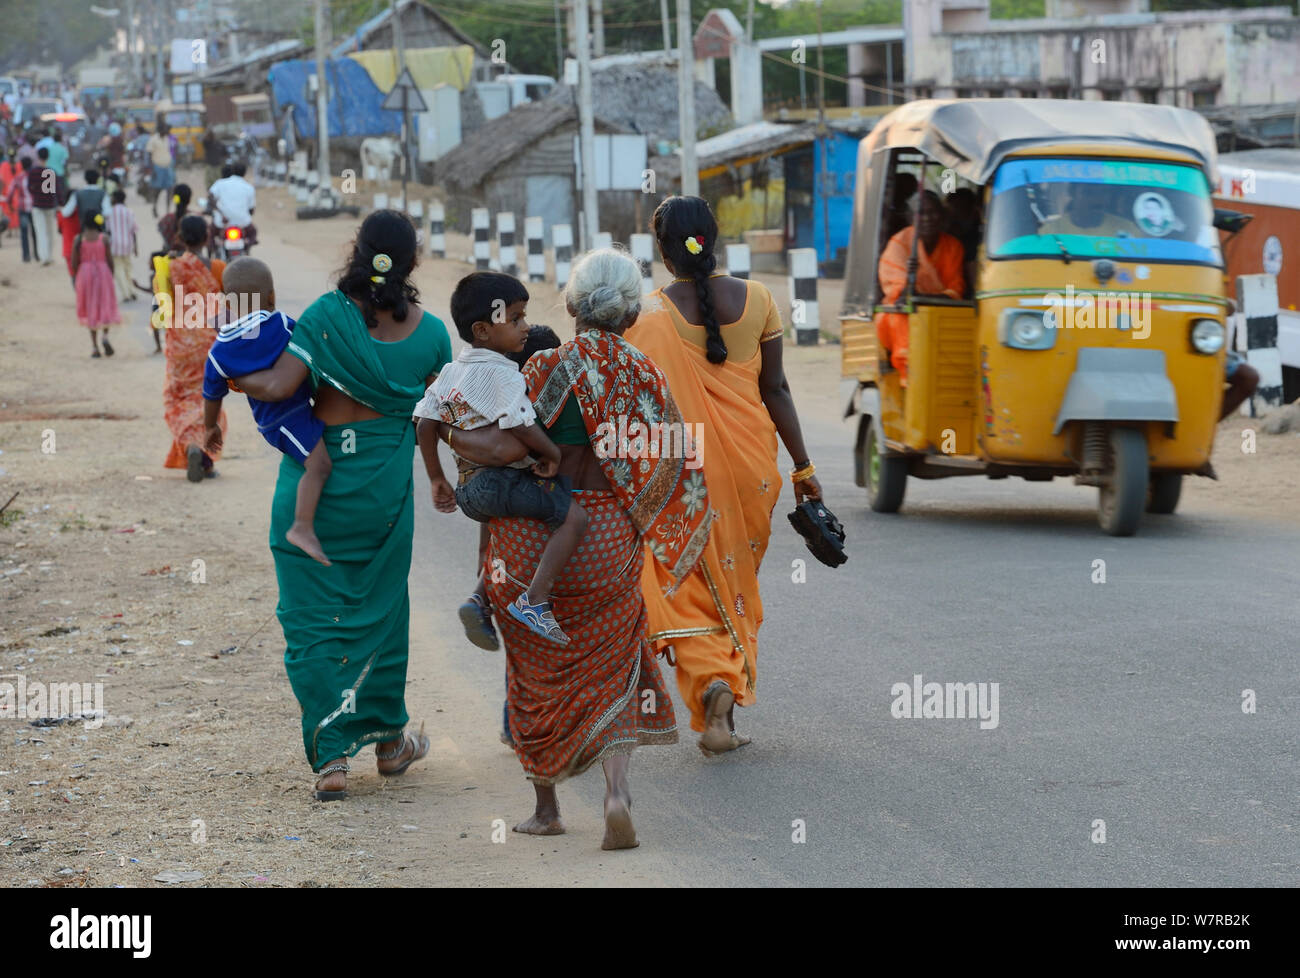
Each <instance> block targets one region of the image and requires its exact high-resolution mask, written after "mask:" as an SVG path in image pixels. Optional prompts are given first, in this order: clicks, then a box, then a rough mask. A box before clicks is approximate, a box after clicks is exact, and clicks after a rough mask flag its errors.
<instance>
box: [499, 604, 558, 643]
mask: <svg viewBox="0 0 1300 978" xmlns="http://www.w3.org/2000/svg"><path fill="white" fill-rule="evenodd" d="M510 614H511V616H512V617H513V618H514V619H515V620H516V621H519V622H521V623H522V624H524V625H527V626H528V629H529V630H530V631H532V632H535V633H536V634H538V635H540V636H541V637H542V638H545V639H549V640H550V641H552V642H555V643H557V644H559V645H568V644H569V636H567V635H565V634H564V632H563V631H562V630H561V629H560V624H559V622H557V621H556V620H555V615H553V614H552V613H551V603H550V602H549V601H543V602H542V603H541V604H529V603H528V592H527V591H525V592H524V593H523V594H521V595H519V597H517V598H515V602H514V604H512V605H510Z"/></svg>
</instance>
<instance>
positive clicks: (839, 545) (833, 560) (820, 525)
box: [789, 499, 849, 567]
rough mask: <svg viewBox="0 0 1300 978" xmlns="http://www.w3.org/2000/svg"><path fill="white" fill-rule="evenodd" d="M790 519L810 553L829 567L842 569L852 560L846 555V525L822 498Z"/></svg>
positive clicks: (800, 507) (797, 509)
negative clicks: (843, 565)
mask: <svg viewBox="0 0 1300 978" xmlns="http://www.w3.org/2000/svg"><path fill="white" fill-rule="evenodd" d="M789 519H790V525H791V526H793V527H794V529H795V532H796V533H798V534H799V535H800V536H801V537H803V540H804V543H806V544H807V545H808V550H809V551H810V552H811V553H812V555H813V556H814V557H816V558H817V559H818V560H820V561H821V562H822V563H823V564H825V565H826V566H827V567H838V566H840V564H842V563H844V562H845V561H846V560H848V559H849V558H848V555H847V554H846V553H845V552H844V526H843V524H841V523H840V521H839V520H837V519H836V518H835V514H834V513H832V512H831V511H830V510H829V509H827V508H826V504H825V503H823V502H822V501H821V500H820V499H806V500H804V501H803V502H802V503H800V504H799V505H798V506H796V507H795V510H794V512H793V513H791V514H790V516H789Z"/></svg>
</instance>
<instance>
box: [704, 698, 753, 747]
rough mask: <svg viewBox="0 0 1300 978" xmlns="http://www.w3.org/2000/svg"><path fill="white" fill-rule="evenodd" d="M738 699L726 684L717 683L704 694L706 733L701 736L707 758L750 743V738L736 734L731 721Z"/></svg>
mask: <svg viewBox="0 0 1300 978" xmlns="http://www.w3.org/2000/svg"><path fill="white" fill-rule="evenodd" d="M735 704H736V697H735V695H734V694H733V693H732V692H731V690H730V689H729V688H727V685H726V684H725V683H721V682H717V683H714V684H713V685H712V686H710V687H709V689H708V691H707V692H706V693H705V694H704V722H705V725H706V726H705V728H704V733H703V734H702V735H701V736H700V750H701V751H703V752H704V754H705V756H706V757H712V756H713V755H714V754H725V753H727V752H728V751H733V750H735V749H736V748H737V747H744V746H745V745H746V744H748V743H749V742H750V739H749V738H748V737H742V736H740V734H738V733H736V731H735V728H734V724H733V723H732V719H731V711H732V708H733V707H734V706H735Z"/></svg>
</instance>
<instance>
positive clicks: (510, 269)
mask: <svg viewBox="0 0 1300 978" xmlns="http://www.w3.org/2000/svg"><path fill="white" fill-rule="evenodd" d="M497 258H498V260H499V261H500V263H501V271H503V272H505V273H506V274H507V275H514V276H516V277H517V276H518V275H519V261H518V259H517V258H516V256H515V215H514V213H513V212H512V211H504V212H503V213H500V214H498V215H497Z"/></svg>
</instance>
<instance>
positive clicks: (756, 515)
mask: <svg viewBox="0 0 1300 978" xmlns="http://www.w3.org/2000/svg"><path fill="white" fill-rule="evenodd" d="M653 228H654V233H655V237H656V239H657V240H658V243H659V252H660V254H661V256H662V257H663V262H664V266H665V267H666V268H667V269H668V271H669V272H671V273H672V274H673V275H674V276H678V277H677V278H675V279H674V281H673V283H672V284H671V285H669V286H667V287H666V288H663V289H660V290H658V291H657V292H655V293H653V294H651V295H650V296H647V298H646V301H645V302H644V303H643V304H642V310H641V315H640V317H639V318H638V319H637V322H636V325H635V326H633V327H632V328H631V329H630V330H628V331H627V340H628V342H630V343H631V344H632V345H633V346H635V347H637V348H638V349H639V350H641V351H642V352H643V353H645V354H647V355H648V356H649V357H650V359H651V360H653V361H654V363H655V365H656V366H658V367H659V369H660V370H662V371H663V372H664V374H665V375H666V376H667V377H668V387H669V389H670V390H671V392H672V396H673V399H674V400H675V401H676V402H677V406H678V408H679V409H680V411H681V415H682V418H683V420H684V421H685V422H686V423H687V426H688V430H689V431H690V432H691V433H692V435H693V437H694V441H695V444H694V457H693V458H692V457H690V456H688V457H687V460H686V464H687V465H688V466H699V465H701V464H702V465H703V468H704V472H705V478H706V479H707V480H708V486H709V503H710V506H711V507H712V508H713V510H714V513H715V514H716V518H715V520H714V522H713V528H712V531H711V532H710V535H709V541H708V544H707V545H706V546H705V549H704V554H703V556H702V557H701V559H700V564H699V566H698V567H697V569H696V570H695V571H694V572H693V573H692V574H691V575H690V576H689V577H687V578H686V579H685V580H684V581H683V582H682V584H681V586H680V587H679V588H678V589H677V590H676V592H675V593H671V594H670V588H669V585H670V584H671V583H672V582H671V581H670V580H669V579H668V578H667V577H666V576H665V575H664V573H663V571H662V569H661V568H662V565H661V564H660V563H659V562H658V561H654V560H647V561H646V562H645V565H644V571H643V575H642V591H643V593H644V595H645V602H646V610H647V612H648V613H649V617H650V640H651V642H653V643H654V644H655V646H656V648H658V649H659V650H661V651H666V653H667V655H668V659H669V661H670V662H673V663H674V664H675V665H676V668H677V686H678V689H679V690H680V691H681V694H682V698H683V699H684V700H685V701H686V703H687V705H688V706H689V707H690V710H691V729H693V730H696V731H700V732H702V733H703V736H702V737H701V738H700V742H699V743H700V749H701V750H703V751H704V752H705V753H706V754H715V753H721V752H723V751H729V750H735V749H736V748H737V747H741V746H743V745H745V744H747V743H749V738H748V737H742V736H740V735H738V734H737V733H736V731H735V723H734V721H733V719H732V708H733V706H734V705H735V704H736V703H739V704H740V705H741V706H749V705H751V704H753V702H754V700H755V697H756V688H757V668H758V666H757V662H758V630H759V626H761V625H762V624H763V604H762V601H761V599H760V598H759V593H758V569H759V565H760V564H761V563H762V560H763V554H764V553H765V552H766V550H767V542H768V537H769V536H770V535H771V532H772V510H773V508H774V507H775V506H776V501H777V497H778V496H779V495H780V493H781V476H780V472H779V471H778V469H777V464H776V439H777V435H780V437H781V441H782V442H784V444H785V447H786V450H787V451H788V452H789V453H790V455H791V457H792V458H793V459H794V460H795V469H794V471H793V472H792V473H791V476H792V479H794V480H795V481H794V493H795V498H796V501H798V502H802V501H803V499H804V498H805V497H806V498H814V499H820V498H821V486H820V485H819V484H818V482H817V479H816V478H815V477H814V475H813V466H812V463H811V462H809V461H808V455H807V452H806V451H805V450H804V445H803V433H802V432H801V431H800V428H799V418H798V416H797V414H796V413H795V408H794V400H793V399H792V398H791V396H790V387H789V385H788V384H787V383H786V380H785V371H784V369H783V368H782V366H781V338H782V334H783V327H782V325H781V315H780V312H779V311H778V310H777V308H776V304H775V303H774V302H773V301H772V295H771V293H770V292H768V290H767V289H766V288H765V287H764V286H763V285H762V284H761V283H759V282H752V281H747V280H745V279H737V278H732V277H731V276H729V275H725V274H723V273H717V274H714V273H713V269H714V268H715V267H716V265H717V260H716V258H715V257H714V254H713V248H714V244H715V242H716V241H717V237H718V225H717V222H716V221H715V220H714V218H713V213H712V212H711V211H710V210H709V205H708V204H707V203H705V202H704V201H703V200H701V199H700V198H699V197H669V198H668V199H667V200H665V201H664V202H663V203H662V204H660V205H659V208H658V210H656V211H655V215H654V220H653Z"/></svg>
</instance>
